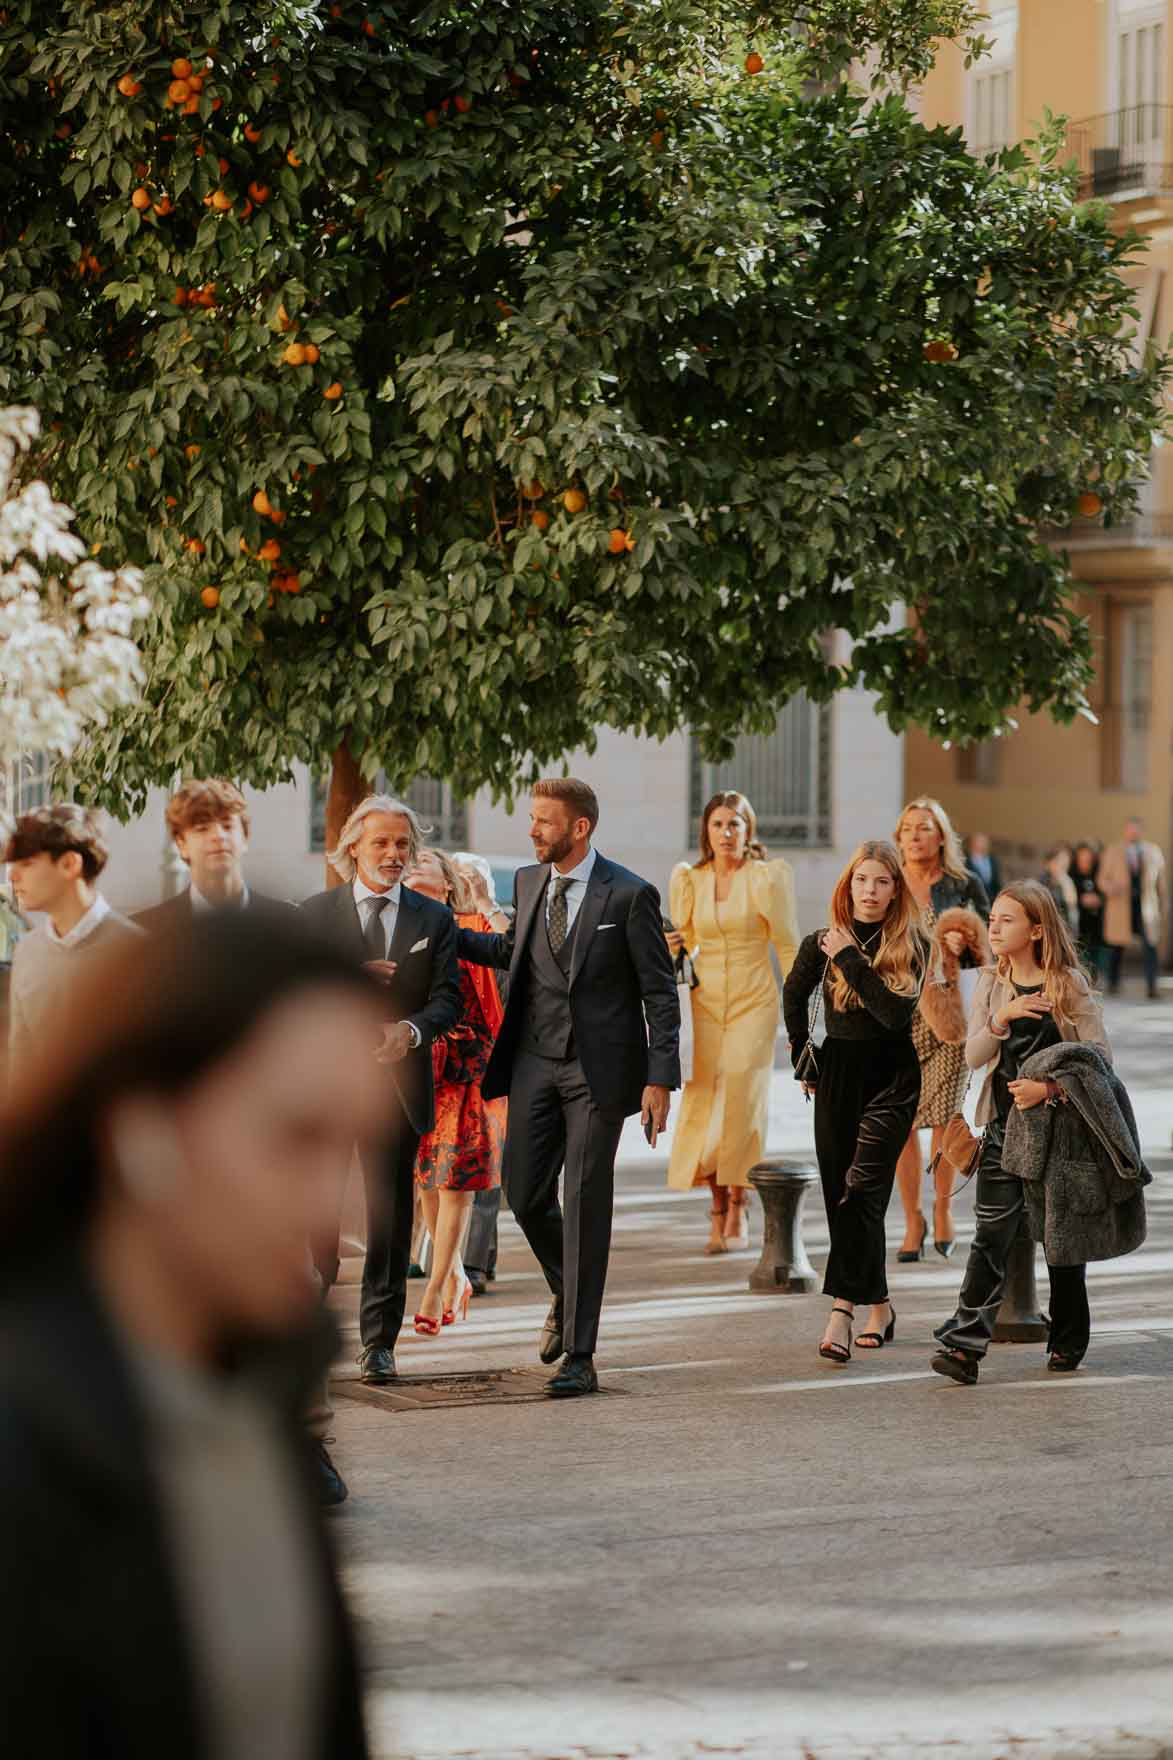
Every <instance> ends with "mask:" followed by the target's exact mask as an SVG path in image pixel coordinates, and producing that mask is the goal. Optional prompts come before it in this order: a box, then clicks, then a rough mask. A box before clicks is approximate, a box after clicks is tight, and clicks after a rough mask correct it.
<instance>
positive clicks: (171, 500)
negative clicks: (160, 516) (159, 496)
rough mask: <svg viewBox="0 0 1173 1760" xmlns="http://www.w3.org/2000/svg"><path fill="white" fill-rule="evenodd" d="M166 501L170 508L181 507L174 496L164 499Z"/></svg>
mask: <svg viewBox="0 0 1173 1760" xmlns="http://www.w3.org/2000/svg"><path fill="white" fill-rule="evenodd" d="M164 500H165V502H166V504H167V506H168V507H178V506H179V503H178V501H177V500H176V499H175V497H174V495H167V496H165V497H164Z"/></svg>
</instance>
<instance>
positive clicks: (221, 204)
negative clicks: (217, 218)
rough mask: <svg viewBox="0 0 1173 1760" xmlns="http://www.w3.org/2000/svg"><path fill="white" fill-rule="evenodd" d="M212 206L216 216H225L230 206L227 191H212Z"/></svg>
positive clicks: (229, 197) (230, 201)
mask: <svg viewBox="0 0 1173 1760" xmlns="http://www.w3.org/2000/svg"><path fill="white" fill-rule="evenodd" d="M212 206H213V208H215V210H216V212H217V214H226V213H227V212H228V210H229V208H230V207H231V206H232V197H231V196H230V195H229V194H228V191H227V190H223V189H217V190H213V191H212Z"/></svg>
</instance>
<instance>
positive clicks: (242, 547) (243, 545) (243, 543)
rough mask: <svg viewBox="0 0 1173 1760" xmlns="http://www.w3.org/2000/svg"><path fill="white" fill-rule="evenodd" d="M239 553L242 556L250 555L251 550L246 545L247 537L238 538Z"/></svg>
mask: <svg viewBox="0 0 1173 1760" xmlns="http://www.w3.org/2000/svg"><path fill="white" fill-rule="evenodd" d="M240 554H241V555H242V556H249V555H251V551H250V550H249V547H248V539H247V538H242V539H241V540H240Z"/></svg>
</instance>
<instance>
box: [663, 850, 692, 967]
mask: <svg viewBox="0 0 1173 1760" xmlns="http://www.w3.org/2000/svg"><path fill="white" fill-rule="evenodd" d="M695 909H696V889H695V886H694V884H693V877H692V864H691V863H690V862H677V864H676V866H675V867H674V868H673V870H672V877H671V879H670V880H669V882H668V915H669V916H670V917H671V918H672V922H673V924H674V925H675V927H676V928H677V929H679V931H680V933H681V934H682V935H683V936H684V945H685V947H686V948H688V949H689V951H690V952H691V950H692V949H693V948H694V947H695V946H696V943H697V934H696V925H695V923H694V921H693V917H694V914H695Z"/></svg>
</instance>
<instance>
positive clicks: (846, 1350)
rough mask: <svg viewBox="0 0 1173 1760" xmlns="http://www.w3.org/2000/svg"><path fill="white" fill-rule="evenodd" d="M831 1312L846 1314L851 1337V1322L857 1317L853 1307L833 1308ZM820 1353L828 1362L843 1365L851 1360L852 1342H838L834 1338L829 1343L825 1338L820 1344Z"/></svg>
mask: <svg viewBox="0 0 1173 1760" xmlns="http://www.w3.org/2000/svg"><path fill="white" fill-rule="evenodd" d="M831 1312H832V1314H842V1315H843V1316H844V1318H845V1319H846V1321H847V1336H848V1338H849V1339H850V1337H851V1323H852V1321H853V1320H854V1319H855V1315H854V1314H853V1313H852V1311H851V1309H850V1308H832V1309H831ZM819 1355H820V1357H825V1358H826V1360H827V1362H828V1363H838V1364H839V1365H840V1366H842V1364H844V1363H850V1361H851V1346H850V1344H838V1343H837V1342H836V1341H835V1340H834V1339H831V1340H830V1342H829V1343H828V1342H827V1340H824V1341H823V1343H822V1344H821V1345H820V1346H819Z"/></svg>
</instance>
